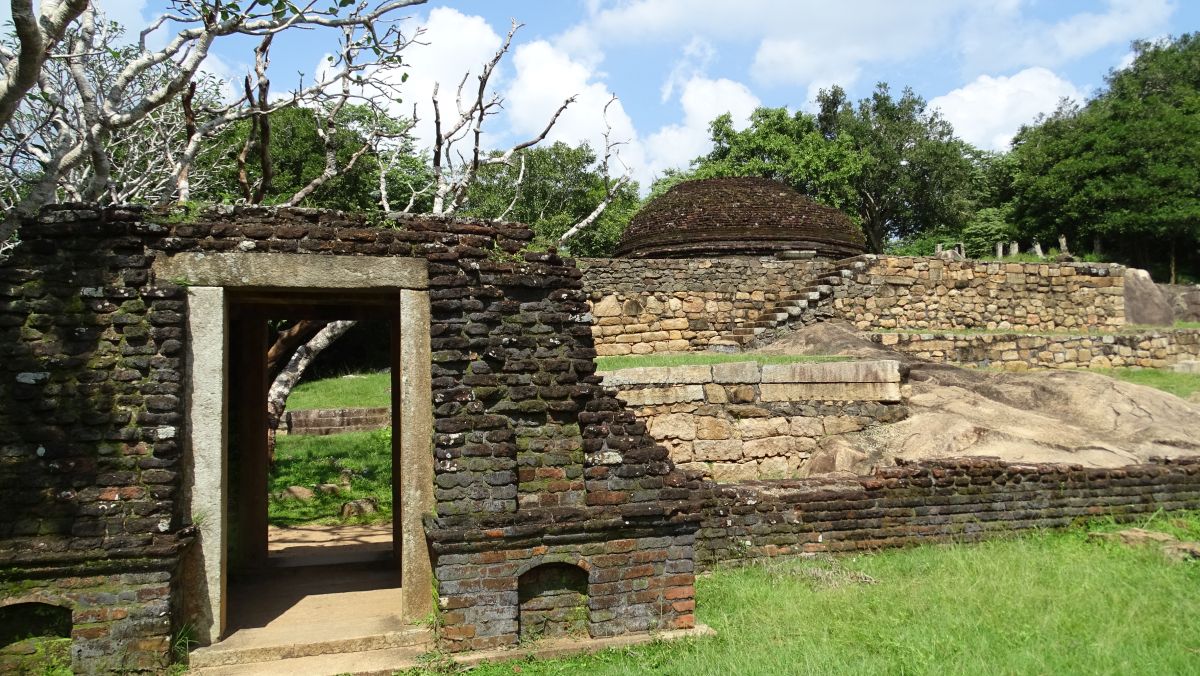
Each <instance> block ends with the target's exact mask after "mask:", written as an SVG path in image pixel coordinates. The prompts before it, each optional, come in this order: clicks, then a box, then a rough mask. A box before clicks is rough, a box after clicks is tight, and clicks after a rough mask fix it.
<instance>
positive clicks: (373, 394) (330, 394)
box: [287, 371, 392, 411]
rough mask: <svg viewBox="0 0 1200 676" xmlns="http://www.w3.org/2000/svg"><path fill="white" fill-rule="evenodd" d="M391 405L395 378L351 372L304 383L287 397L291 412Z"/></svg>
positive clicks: (387, 375)
mask: <svg viewBox="0 0 1200 676" xmlns="http://www.w3.org/2000/svg"><path fill="white" fill-rule="evenodd" d="M391 405H392V375H391V374H390V373H388V372H386V371H385V372H382V373H352V374H350V375H345V376H339V377H337V378H324V379H322V380H313V381H309V382H303V383H300V384H299V385H297V386H296V388H295V389H293V390H292V393H291V394H290V395H288V401H287V408H288V410H289V411H308V410H312V409H317V408H351V407H353V408H377V407H382V406H391Z"/></svg>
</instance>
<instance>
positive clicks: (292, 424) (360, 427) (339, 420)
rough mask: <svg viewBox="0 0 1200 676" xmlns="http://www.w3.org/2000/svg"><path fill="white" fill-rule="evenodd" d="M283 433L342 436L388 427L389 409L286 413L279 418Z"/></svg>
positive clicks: (337, 409) (389, 422) (390, 410)
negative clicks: (281, 418)
mask: <svg viewBox="0 0 1200 676" xmlns="http://www.w3.org/2000/svg"><path fill="white" fill-rule="evenodd" d="M282 422H283V425H282V427H283V429H284V430H286V431H287V433H288V434H318V435H326V434H344V433H346V432H364V431H367V430H378V429H383V428H384V427H390V426H391V424H392V409H391V407H389V406H383V407H380V408H329V409H314V410H311V411H288V412H286V413H284V415H283V421H282Z"/></svg>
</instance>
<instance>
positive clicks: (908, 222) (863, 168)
mask: <svg viewBox="0 0 1200 676" xmlns="http://www.w3.org/2000/svg"><path fill="white" fill-rule="evenodd" d="M817 102H818V104H819V106H820V111H819V113H818V114H817V115H811V114H808V113H805V112H803V111H797V112H794V113H793V112H789V111H788V110H787V109H786V108H759V109H758V110H756V111H755V112H754V114H753V115H752V116H751V118H750V124H749V125H748V126H747V127H746V128H745V129H743V130H741V131H738V130H736V129H734V127H733V123H732V119H731V118H730V117H729V116H728V115H723V116H721V117H718V118H717V119H716V120H714V121H713V123H712V125H711V127H710V132H711V134H712V140H713V150H712V151H711V152H710V153H709V154H708V155H705V156H703V157H699V158H697V159H696V160H695V161H694V162H693V167H692V170H691V172H690V173H689V174H688V176H689V177H696V178H704V177H710V176H762V177H766V178H773V179H776V180H779V181H782V182H784V183H787V184H788V185H791V186H792V187H794V188H796V189H797V190H798V191H800V192H803V193H805V194H807V195H809V196H810V197H812V198H814V199H816V200H817V201H819V202H822V203H824V204H827V205H829V206H832V207H835V208H839V209H842V210H844V211H846V212H848V213H849V214H850V215H851V216H852V217H853V218H854V219H855V220H856V221H857V222H858V223H859V225H860V226H862V228H863V232H864V233H865V234H866V236H867V240H868V241H869V242H870V244H871V247H872V248H873V249H874V250H875V251H882V250H883V249H884V247H885V246H886V245H887V244H888V242H889V241H890V240H892V239H895V238H899V237H903V236H907V235H911V234H914V233H917V232H920V231H923V230H928V229H938V228H953V229H958V228H961V227H962V225H963V224H964V223H965V222H966V221H967V218H968V215H969V213H970V210H971V188H972V187H973V185H975V184H976V182H977V174H978V172H977V170H976V168H975V164H974V157H975V156H976V155H977V154H978V151H976V150H975V149H974V148H972V147H971V146H970V145H968V144H966V143H964V142H962V141H960V140H959V139H957V138H955V137H954V130H953V128H952V127H951V126H950V124H949V123H948V122H946V121H945V120H943V119H942V118H941V116H940V115H939V114H938V113H937V112H936V111H930V110H928V109H927V107H926V104H925V101H924V99H922V98H921V97H919V96H917V95H916V94H915V93H913V91H912V90H910V89H905V90H903V92H902V93H901V95H900V97H899V98H895V97H893V96H892V94H891V91H890V89H889V87H888V85H887V84H886V83H880V84H879V85H877V86H876V88H875V91H874V92H873V93H872V95H871V96H870V97H869V98H866V99H863V100H861V101H859V102H858V104H857V105H854V104H853V103H851V102H850V101H849V99H848V98H847V97H846V93H845V92H844V91H843V90H842V89H841V88H840V87H833V88H831V89H829V90H823V91H822V92H821V93H820V95H819V96H818V99H817ZM676 179H677V177H676V176H672V177H670V179H669V180H676Z"/></svg>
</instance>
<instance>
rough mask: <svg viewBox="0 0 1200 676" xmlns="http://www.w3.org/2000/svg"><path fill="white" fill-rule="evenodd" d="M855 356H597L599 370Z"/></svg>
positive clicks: (822, 360) (835, 358)
mask: <svg viewBox="0 0 1200 676" xmlns="http://www.w3.org/2000/svg"><path fill="white" fill-rule="evenodd" d="M850 359H852V357H836V356H821V355H798V354H797V355H791V354H720V353H716V352H684V353H680V354H634V355H622V356H619V357H596V368H597V369H598V370H600V371H616V370H619V369H632V368H642V367H645V366H692V365H700V364H725V363H727V362H737V361H756V362H758V363H760V364H792V363H795V362H802V361H807V362H826V361H849V360H850Z"/></svg>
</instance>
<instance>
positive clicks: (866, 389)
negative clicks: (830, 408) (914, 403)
mask: <svg viewBox="0 0 1200 676" xmlns="http://www.w3.org/2000/svg"><path fill="white" fill-rule="evenodd" d="M760 387H761V391H760V399H761V400H762V401H764V402H769V401H900V383H898V382H895V383H770V384H768V383H764V384H763V385H761V386H760Z"/></svg>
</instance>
